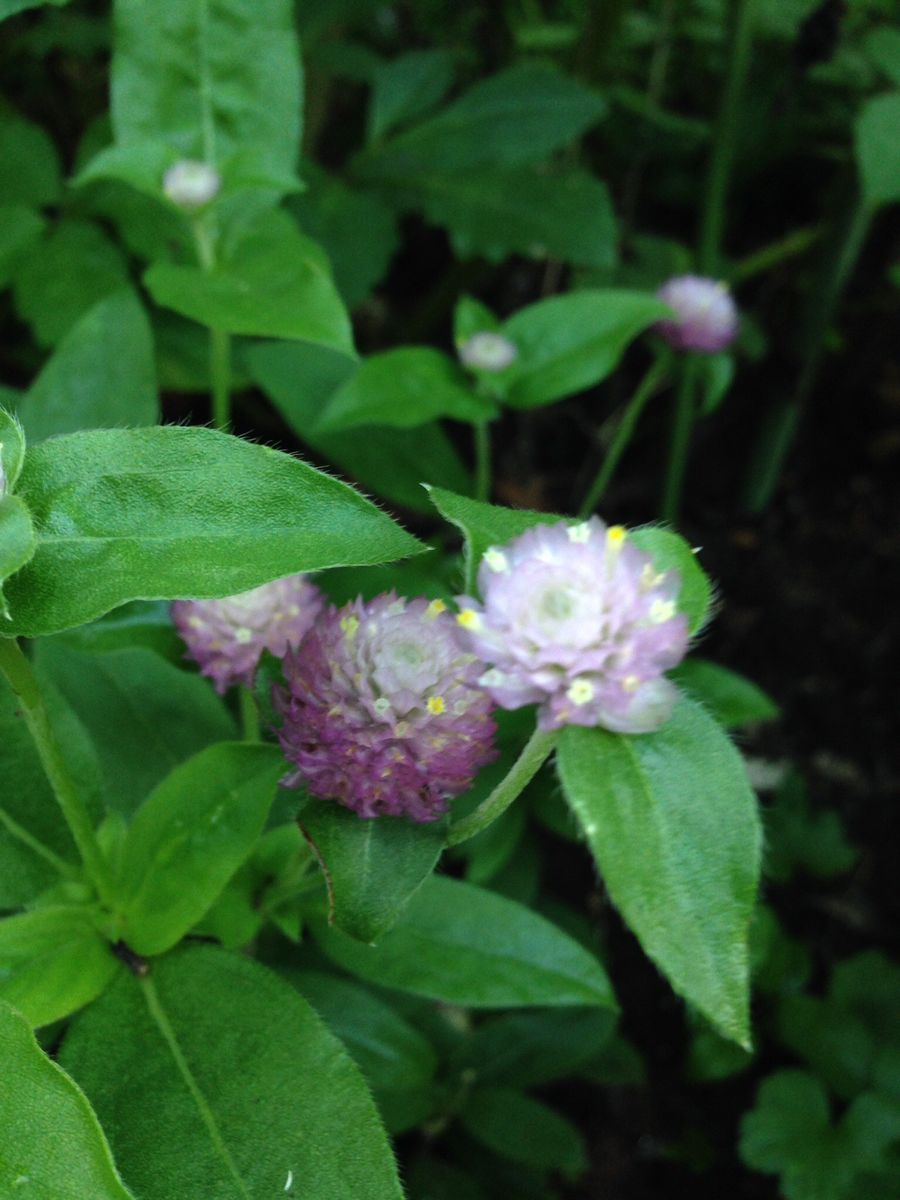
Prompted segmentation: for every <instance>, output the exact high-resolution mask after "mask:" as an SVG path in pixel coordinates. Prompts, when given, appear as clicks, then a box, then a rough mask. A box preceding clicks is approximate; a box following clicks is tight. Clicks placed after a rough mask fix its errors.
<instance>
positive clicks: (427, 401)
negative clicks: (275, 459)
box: [315, 346, 496, 433]
mask: <svg viewBox="0 0 900 1200" xmlns="http://www.w3.org/2000/svg"><path fill="white" fill-rule="evenodd" d="M495 414H496V409H495V408H494V407H493V405H492V404H490V403H489V402H488V401H486V400H484V399H482V398H481V397H479V396H476V395H475V393H474V392H473V391H472V390H471V388H470V387H469V386H468V383H467V381H466V377H465V375H464V374H463V372H462V370H461V368H460V367H459V366H458V365H457V364H456V363H455V362H453V361H452V360H451V359H449V358H448V357H447V356H446V355H445V354H441V352H440V351H439V350H431V349H429V348H428V347H426V346H402V347H400V348H399V349H397V350H387V351H385V352H384V353H382V354H373V355H372V357H371V358H367V359H365V360H364V361H363V362H362V363H361V364H360V366H359V369H358V370H357V371H356V372H355V373H354V374H353V375H351V376H350V378H349V379H348V380H347V381H346V383H344V384H342V385H341V386H340V387H339V388H338V390H337V391H336V392H335V393H334V395H333V396H332V397H331V399H330V400H329V401H328V403H327V404H326V406H325V410H324V412H323V413H322V414H321V416H320V417H319V420H318V422H317V423H316V426H315V429H316V432H317V433H336V432H340V431H343V430H346V429H353V428H354V427H355V426H359V425H390V426H392V427H393V428H397V429H410V428H413V427H415V426H417V425H425V424H426V423H427V422H429V421H434V420H437V418H438V417H452V418H454V419H455V420H457V421H484V420H488V419H489V418H491V417H492V416H494V415H495Z"/></svg>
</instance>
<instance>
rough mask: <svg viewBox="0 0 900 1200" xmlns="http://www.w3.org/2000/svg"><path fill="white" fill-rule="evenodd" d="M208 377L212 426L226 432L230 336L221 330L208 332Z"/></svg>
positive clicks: (228, 409)
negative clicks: (210, 386) (210, 385)
mask: <svg viewBox="0 0 900 1200" xmlns="http://www.w3.org/2000/svg"><path fill="white" fill-rule="evenodd" d="M209 375H210V381H211V383H212V418H213V425H214V426H215V427H216V429H221V430H223V432H227V430H228V429H229V427H230V425H231V335H230V334H227V333H226V332H225V331H224V330H223V329H210V331H209Z"/></svg>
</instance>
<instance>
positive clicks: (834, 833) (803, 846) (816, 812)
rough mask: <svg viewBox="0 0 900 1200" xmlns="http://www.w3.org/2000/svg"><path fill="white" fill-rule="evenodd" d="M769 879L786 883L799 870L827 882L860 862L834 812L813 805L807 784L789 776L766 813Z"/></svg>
mask: <svg viewBox="0 0 900 1200" xmlns="http://www.w3.org/2000/svg"><path fill="white" fill-rule="evenodd" d="M765 819H766V832H767V834H768V837H767V839H766V863H765V869H766V875H767V876H768V877H769V878H770V879H775V880H778V881H779V882H783V881H784V880H787V879H790V878H791V876H792V875H793V874H794V873H795V871H796V870H797V869H798V868H800V869H801V870H804V871H807V872H808V873H809V874H810V875H816V876H818V877H819V878H821V879H827V878H829V877H830V876H832V875H840V874H841V873H842V872H844V871H849V870H850V868H851V867H852V866H853V864H854V863H855V862H856V860H857V858H858V853H857V850H856V848H855V847H854V846H852V845H851V844H850V843H849V842H848V841H847V836H846V833H845V831H844V825H843V822H842V821H841V818H840V816H839V814H838V813H836V812H835V811H834V810H833V809H823V808H820V807H818V806H814V805H812V804H810V801H809V794H808V791H807V787H806V783H805V781H804V779H803V777H802V776H801V775H799V774H798V773H797V772H796V771H791V772H789V773H788V775H787V777H786V778H785V780H784V781H783V782H782V784H781V786H780V787H779V788H778V792H777V795H776V798H775V804H774V805H773V806H772V807H771V808H770V809H768V810H767V811H766V814H765Z"/></svg>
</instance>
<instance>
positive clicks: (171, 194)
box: [163, 158, 222, 212]
mask: <svg viewBox="0 0 900 1200" xmlns="http://www.w3.org/2000/svg"><path fill="white" fill-rule="evenodd" d="M221 186H222V179H221V176H220V175H219V172H218V171H217V170H216V168H215V167H213V166H210V164H209V163H205V162H198V161H197V160H196V159H190V158H184V159H181V161H180V162H177V163H175V164H174V165H173V166H171V167H169V169H168V171H166V173H165V175H164V176H163V192H165V194H166V198H167V199H169V200H171V201H172V203H173V204H177V205H178V207H179V208H183V209H184V210H185V211H186V212H196V211H197V209H200V208H203V207H204V205H206V204H209V202H210V200H214V199H215V198H216V196H217V195H218V194H219V188H220V187H221Z"/></svg>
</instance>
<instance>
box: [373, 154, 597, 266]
mask: <svg viewBox="0 0 900 1200" xmlns="http://www.w3.org/2000/svg"><path fill="white" fill-rule="evenodd" d="M391 195H392V196H393V197H394V198H395V199H396V201H397V203H398V204H399V205H401V206H402V207H404V208H414V209H419V210H421V211H422V212H423V213H424V214H425V216H426V217H427V218H428V220H430V221H432V222H434V224H436V225H442V226H446V228H447V229H449V231H450V234H451V238H452V240H453V244H454V248H455V249H456V252H457V254H458V255H459V256H460V257H462V258H475V257H477V256H479V255H481V256H483V257H484V258H487V259H488V260H489V261H490V262H500V261H502V260H503V259H505V258H507V257H509V255H511V254H524V255H527V256H528V257H530V258H535V259H546V258H560V259H562V260H563V261H564V262H569V263H573V264H576V265H578V266H582V267H607V268H608V267H612V266H613V265H614V263H615V261H616V241H617V229H616V219H615V214H614V213H613V208H612V202H611V200H610V197H609V192H608V191H607V189H606V185H605V184H603V183H601V182H600V180H599V179H595V178H594V177H593V176H592V175H589V174H588V173H587V172H586V171H581V170H567V171H564V172H563V171H549V170H540V171H537V170H534V169H532V168H530V167H519V168H516V169H508V170H503V169H501V168H495V167H482V168H480V169H479V170H477V171H456V172H453V173H452V174H441V173H440V172H437V171H434V172H429V173H428V174H427V175H417V176H416V177H415V178H414V179H411V180H407V181H404V184H403V187H402V188H400V187H399V186H398V187H397V189H396V190H395V191H392V192H391Z"/></svg>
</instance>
